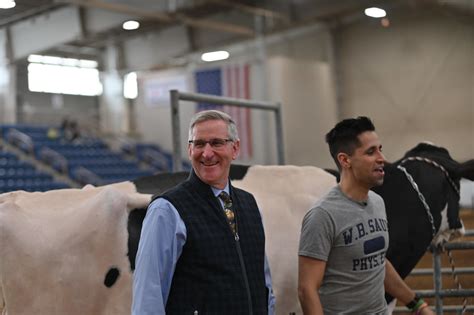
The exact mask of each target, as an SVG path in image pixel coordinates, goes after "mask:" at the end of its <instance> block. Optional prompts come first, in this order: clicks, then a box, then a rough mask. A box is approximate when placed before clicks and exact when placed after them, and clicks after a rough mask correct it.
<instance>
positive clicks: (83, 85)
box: [28, 55, 102, 96]
mask: <svg viewBox="0 0 474 315" xmlns="http://www.w3.org/2000/svg"><path fill="white" fill-rule="evenodd" d="M28 61H29V62H30V64H29V65H28V88H29V90H30V91H32V92H46V93H57V94H72V95H87V96H96V95H100V94H102V84H101V83H100V79H99V70H97V66H98V64H97V61H94V60H83V59H73V58H61V57H54V56H40V55H30V56H29V57H28Z"/></svg>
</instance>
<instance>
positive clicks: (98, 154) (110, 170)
mask: <svg viewBox="0 0 474 315" xmlns="http://www.w3.org/2000/svg"><path fill="white" fill-rule="evenodd" d="M0 135H1V136H2V137H3V138H4V139H5V140H6V141H8V142H10V143H12V144H14V145H16V146H17V147H19V148H20V149H21V150H23V151H24V152H25V153H27V154H30V155H31V156H32V157H33V158H35V159H37V160H39V161H42V162H43V163H47V164H49V165H50V166H51V167H53V168H54V169H55V170H56V171H58V172H60V173H62V174H63V175H66V176H69V178H71V179H72V180H73V181H76V182H78V183H80V184H93V185H104V184H109V183H113V182H119V181H126V180H131V179H135V178H138V177H142V176H149V175H152V174H153V173H155V172H170V171H172V164H173V161H172V155H171V153H169V152H166V151H164V150H162V149H161V148H160V147H159V146H158V145H156V144H147V143H135V144H133V145H132V146H129V147H128V151H127V149H126V148H125V147H124V148H123V152H122V154H121V153H117V152H114V151H112V150H111V149H109V147H108V146H107V144H106V143H104V142H103V141H101V140H100V139H97V138H92V137H87V138H84V137H81V138H80V139H76V140H74V141H72V142H71V141H67V140H66V139H65V137H64V132H63V130H62V129H61V128H59V127H54V126H31V125H25V124H16V125H13V124H10V125H0ZM130 151H132V155H129V156H128V157H129V158H128V159H127V158H125V156H124V155H123V153H125V152H127V153H130ZM140 165H146V167H143V166H140ZM183 168H184V169H185V170H189V169H190V168H191V166H190V164H189V162H187V161H183ZM9 176H10V177H11V176H15V175H9ZM0 177H1V178H3V176H1V173H0ZM33 178H35V180H36V182H38V181H39V180H40V179H43V180H46V179H45V177H44V174H43V175H38V176H37V177H34V176H30V178H29V179H33ZM5 180H11V178H9V179H7V177H5V179H4V181H5ZM22 183H23V184H24V183H25V182H22ZM28 185H30V186H31V185H33V184H32V183H30V181H28ZM15 187H17V186H15Z"/></svg>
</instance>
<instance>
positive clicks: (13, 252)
mask: <svg viewBox="0 0 474 315" xmlns="http://www.w3.org/2000/svg"><path fill="white" fill-rule="evenodd" d="M233 184H234V185H235V186H236V187H239V188H242V189H245V190H248V191H250V192H252V193H253V194H254V195H255V198H256V199H257V203H258V205H259V207H260V209H261V211H262V216H263V221H264V226H265V231H266V238H267V248H266V250H267V254H268V257H269V261H270V268H271V271H272V276H273V286H274V292H275V295H276V300H277V305H276V310H277V313H278V314H285V315H286V314H288V313H289V312H296V313H301V311H300V306H299V303H298V297H297V257H298V256H297V249H298V241H299V233H300V232H299V231H300V227H301V221H302V219H303V216H304V214H305V213H306V212H307V211H308V210H309V208H310V207H311V206H312V205H313V204H314V203H315V202H316V201H317V200H318V199H319V198H320V197H321V196H322V195H323V194H325V193H326V192H327V191H328V190H329V189H330V188H331V187H332V186H334V185H335V184H336V180H335V178H334V176H332V175H330V174H328V173H326V172H325V171H324V170H322V169H319V168H316V167H296V166H253V167H251V168H249V170H248V172H247V174H246V175H245V177H244V179H243V180H239V181H237V180H235V181H233ZM149 200H150V195H147V194H138V193H136V190H135V187H134V186H133V184H132V183H122V184H120V185H109V186H105V187H99V188H92V187H89V188H85V189H63V190H55V191H49V192H46V193H27V192H23V191H18V192H13V193H6V194H3V195H0V257H1V261H0V284H1V289H2V291H3V294H2V297H3V301H4V302H3V303H4V304H5V309H4V312H8V314H9V315H23V314H25V315H31V314H45V315H64V314H67V315H79V314H93V315H108V314H110V315H112V314H113V315H120V314H130V305H131V288H132V273H131V271H130V263H129V260H128V257H127V251H128V248H127V238H128V235H127V218H128V213H129V211H130V210H131V209H133V208H143V207H146V205H147V204H148V202H149ZM113 268H116V270H119V271H120V276H119V277H118V279H117V281H116V283H115V284H114V285H113V286H111V287H110V288H109V287H106V286H105V285H104V277H105V275H106V274H107V271H108V270H110V269H113ZM0 302H1V300H0ZM0 307H1V303H0Z"/></svg>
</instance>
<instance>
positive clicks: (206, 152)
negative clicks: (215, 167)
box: [202, 142, 214, 157]
mask: <svg viewBox="0 0 474 315" xmlns="http://www.w3.org/2000/svg"><path fill="white" fill-rule="evenodd" d="M213 154H214V149H213V148H212V146H211V144H210V143H209V142H208V143H206V144H205V145H204V149H203V150H202V155H204V156H205V157H206V156H212V155H213Z"/></svg>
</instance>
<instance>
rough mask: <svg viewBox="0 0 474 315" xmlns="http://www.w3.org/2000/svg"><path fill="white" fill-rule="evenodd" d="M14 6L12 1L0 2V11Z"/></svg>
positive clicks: (4, 0) (3, 0) (1, 0)
mask: <svg viewBox="0 0 474 315" xmlns="http://www.w3.org/2000/svg"><path fill="white" fill-rule="evenodd" d="M15 6H16V3H15V1H14V0H0V9H11V8H14V7H15Z"/></svg>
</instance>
